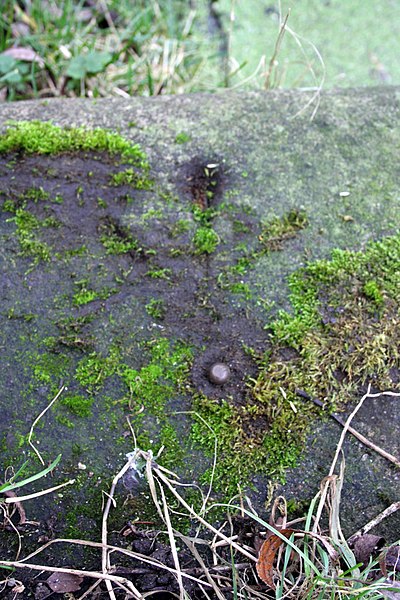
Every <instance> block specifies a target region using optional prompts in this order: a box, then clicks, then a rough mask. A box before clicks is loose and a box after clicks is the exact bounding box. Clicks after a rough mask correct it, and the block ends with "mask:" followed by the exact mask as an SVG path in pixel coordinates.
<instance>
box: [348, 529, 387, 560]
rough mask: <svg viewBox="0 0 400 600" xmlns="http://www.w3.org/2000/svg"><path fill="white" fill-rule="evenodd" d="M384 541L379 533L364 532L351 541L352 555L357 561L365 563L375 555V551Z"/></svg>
mask: <svg viewBox="0 0 400 600" xmlns="http://www.w3.org/2000/svg"><path fill="white" fill-rule="evenodd" d="M384 543H385V540H384V538H383V537H381V536H379V535H372V534H370V533H365V534H364V535H360V536H358V537H357V538H356V539H355V540H354V541H353V549H354V556H355V557H356V559H357V562H360V563H362V564H363V565H367V564H368V561H369V559H370V558H371V556H374V555H376V551H377V550H380V549H381V548H382V546H383V545H384Z"/></svg>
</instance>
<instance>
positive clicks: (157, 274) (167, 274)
mask: <svg viewBox="0 0 400 600" xmlns="http://www.w3.org/2000/svg"><path fill="white" fill-rule="evenodd" d="M146 275H147V277H151V279H170V278H171V275H172V271H171V269H168V268H166V269H150V270H149V271H147V273H146Z"/></svg>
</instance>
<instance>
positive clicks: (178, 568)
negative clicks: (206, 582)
mask: <svg viewBox="0 0 400 600" xmlns="http://www.w3.org/2000/svg"><path fill="white" fill-rule="evenodd" d="M159 487H160V493H161V499H162V506H163V509H164V519H163V520H164V523H165V524H166V526H167V531H168V537H169V543H170V547H171V552H172V557H173V559H174V565H175V569H176V572H177V580H178V585H179V598H180V600H185V598H186V597H187V596H186V592H185V589H184V587H183V581H182V571H181V566H180V563H179V557H178V552H177V549H176V543H175V536H174V531H173V529H172V523H171V519H170V516H169V510H168V504H167V500H166V498H165V493H164V489H163V487H162V485H160V486H159Z"/></svg>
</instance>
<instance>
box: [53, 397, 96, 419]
mask: <svg viewBox="0 0 400 600" xmlns="http://www.w3.org/2000/svg"><path fill="white" fill-rule="evenodd" d="M60 404H61V405H62V406H65V407H66V408H67V409H68V411H69V412H70V413H72V414H73V415H76V416H77V417H90V415H91V414H92V410H91V409H92V404H93V398H85V397H84V396H78V395H74V396H63V397H62V398H61V400H60Z"/></svg>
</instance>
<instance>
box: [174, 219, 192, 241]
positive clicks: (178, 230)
mask: <svg viewBox="0 0 400 600" xmlns="http://www.w3.org/2000/svg"><path fill="white" fill-rule="evenodd" d="M191 227H192V223H191V221H189V220H187V219H178V220H177V221H175V223H174V225H173V226H172V228H171V237H178V236H179V235H182V234H183V233H186V232H187V231H189V230H190V228H191Z"/></svg>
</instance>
